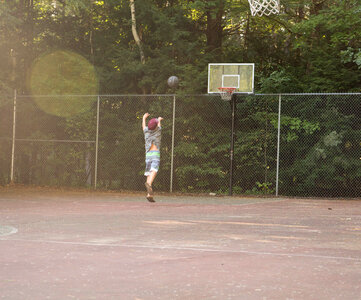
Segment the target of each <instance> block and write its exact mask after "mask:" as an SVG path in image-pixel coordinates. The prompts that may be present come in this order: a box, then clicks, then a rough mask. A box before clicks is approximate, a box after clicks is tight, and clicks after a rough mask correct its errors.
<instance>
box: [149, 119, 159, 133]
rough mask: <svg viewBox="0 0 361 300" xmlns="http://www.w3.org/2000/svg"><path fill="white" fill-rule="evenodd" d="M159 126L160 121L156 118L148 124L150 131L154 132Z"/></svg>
mask: <svg viewBox="0 0 361 300" xmlns="http://www.w3.org/2000/svg"><path fill="white" fill-rule="evenodd" d="M157 126H158V119H156V118H153V119H150V120H149V122H148V129H149V130H154V129H156V128H157Z"/></svg>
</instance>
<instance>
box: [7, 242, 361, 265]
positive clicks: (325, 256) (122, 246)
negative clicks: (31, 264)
mask: <svg viewBox="0 0 361 300" xmlns="http://www.w3.org/2000/svg"><path fill="white" fill-rule="evenodd" d="M1 240H3V241H15V242H28V243H50V244H62V245H77V246H91V247H94V246H95V247H96V246H98V247H119V248H143V249H158V250H187V251H195V252H218V253H242V254H252V255H269V256H286V257H289V258H293V257H304V258H322V259H339V260H351V261H361V257H360V258H356V257H344V256H329V255H312V254H294V253H273V252H259V251H247V250H227V249H209V248H195V247H174V246H149V245H126V244H103V243H86V242H66V241H50V240H26V239H1V238H0V241H1Z"/></svg>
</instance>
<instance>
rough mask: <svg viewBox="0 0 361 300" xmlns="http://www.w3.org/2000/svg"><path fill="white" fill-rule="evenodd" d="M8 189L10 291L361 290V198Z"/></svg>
mask: <svg viewBox="0 0 361 300" xmlns="http://www.w3.org/2000/svg"><path fill="white" fill-rule="evenodd" d="M156 200H157V202H156V203H148V202H147V201H146V199H145V197H144V194H143V193H125V192H122V193H120V192H119V193H117V192H99V191H98V192H93V191H87V190H83V191H82V190H74V191H69V190H60V189H45V188H31V187H6V188H1V189H0V245H1V247H0V249H1V256H0V268H1V272H0V274H1V275H0V282H1V290H0V296H1V298H2V299H138V300H139V299H144V300H146V299H360V297H361V205H360V201H359V199H358V200H357V199H354V200H344V199H334V200H331V199H295V198H292V199H291V198H256V197H249V198H245V197H217V196H208V195H200V196H185V195H175V194H169V195H168V194H161V195H158V196H157V197H156Z"/></svg>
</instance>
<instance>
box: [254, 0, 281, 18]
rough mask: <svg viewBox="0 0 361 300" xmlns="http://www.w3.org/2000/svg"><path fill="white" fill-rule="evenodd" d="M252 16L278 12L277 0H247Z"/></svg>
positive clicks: (278, 4)
mask: <svg viewBox="0 0 361 300" xmlns="http://www.w3.org/2000/svg"><path fill="white" fill-rule="evenodd" d="M248 2H249V6H250V9H251V13H252V16H255V15H258V16H260V17H261V16H263V15H266V16H269V15H270V14H278V13H279V12H280V2H279V0H248Z"/></svg>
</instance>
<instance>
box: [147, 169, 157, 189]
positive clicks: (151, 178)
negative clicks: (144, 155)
mask: <svg viewBox="0 0 361 300" xmlns="http://www.w3.org/2000/svg"><path fill="white" fill-rule="evenodd" d="M155 176H157V171H151V172H150V175H149V176H148V177H147V183H148V184H149V185H150V186H152V184H153V181H154V179H155Z"/></svg>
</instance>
